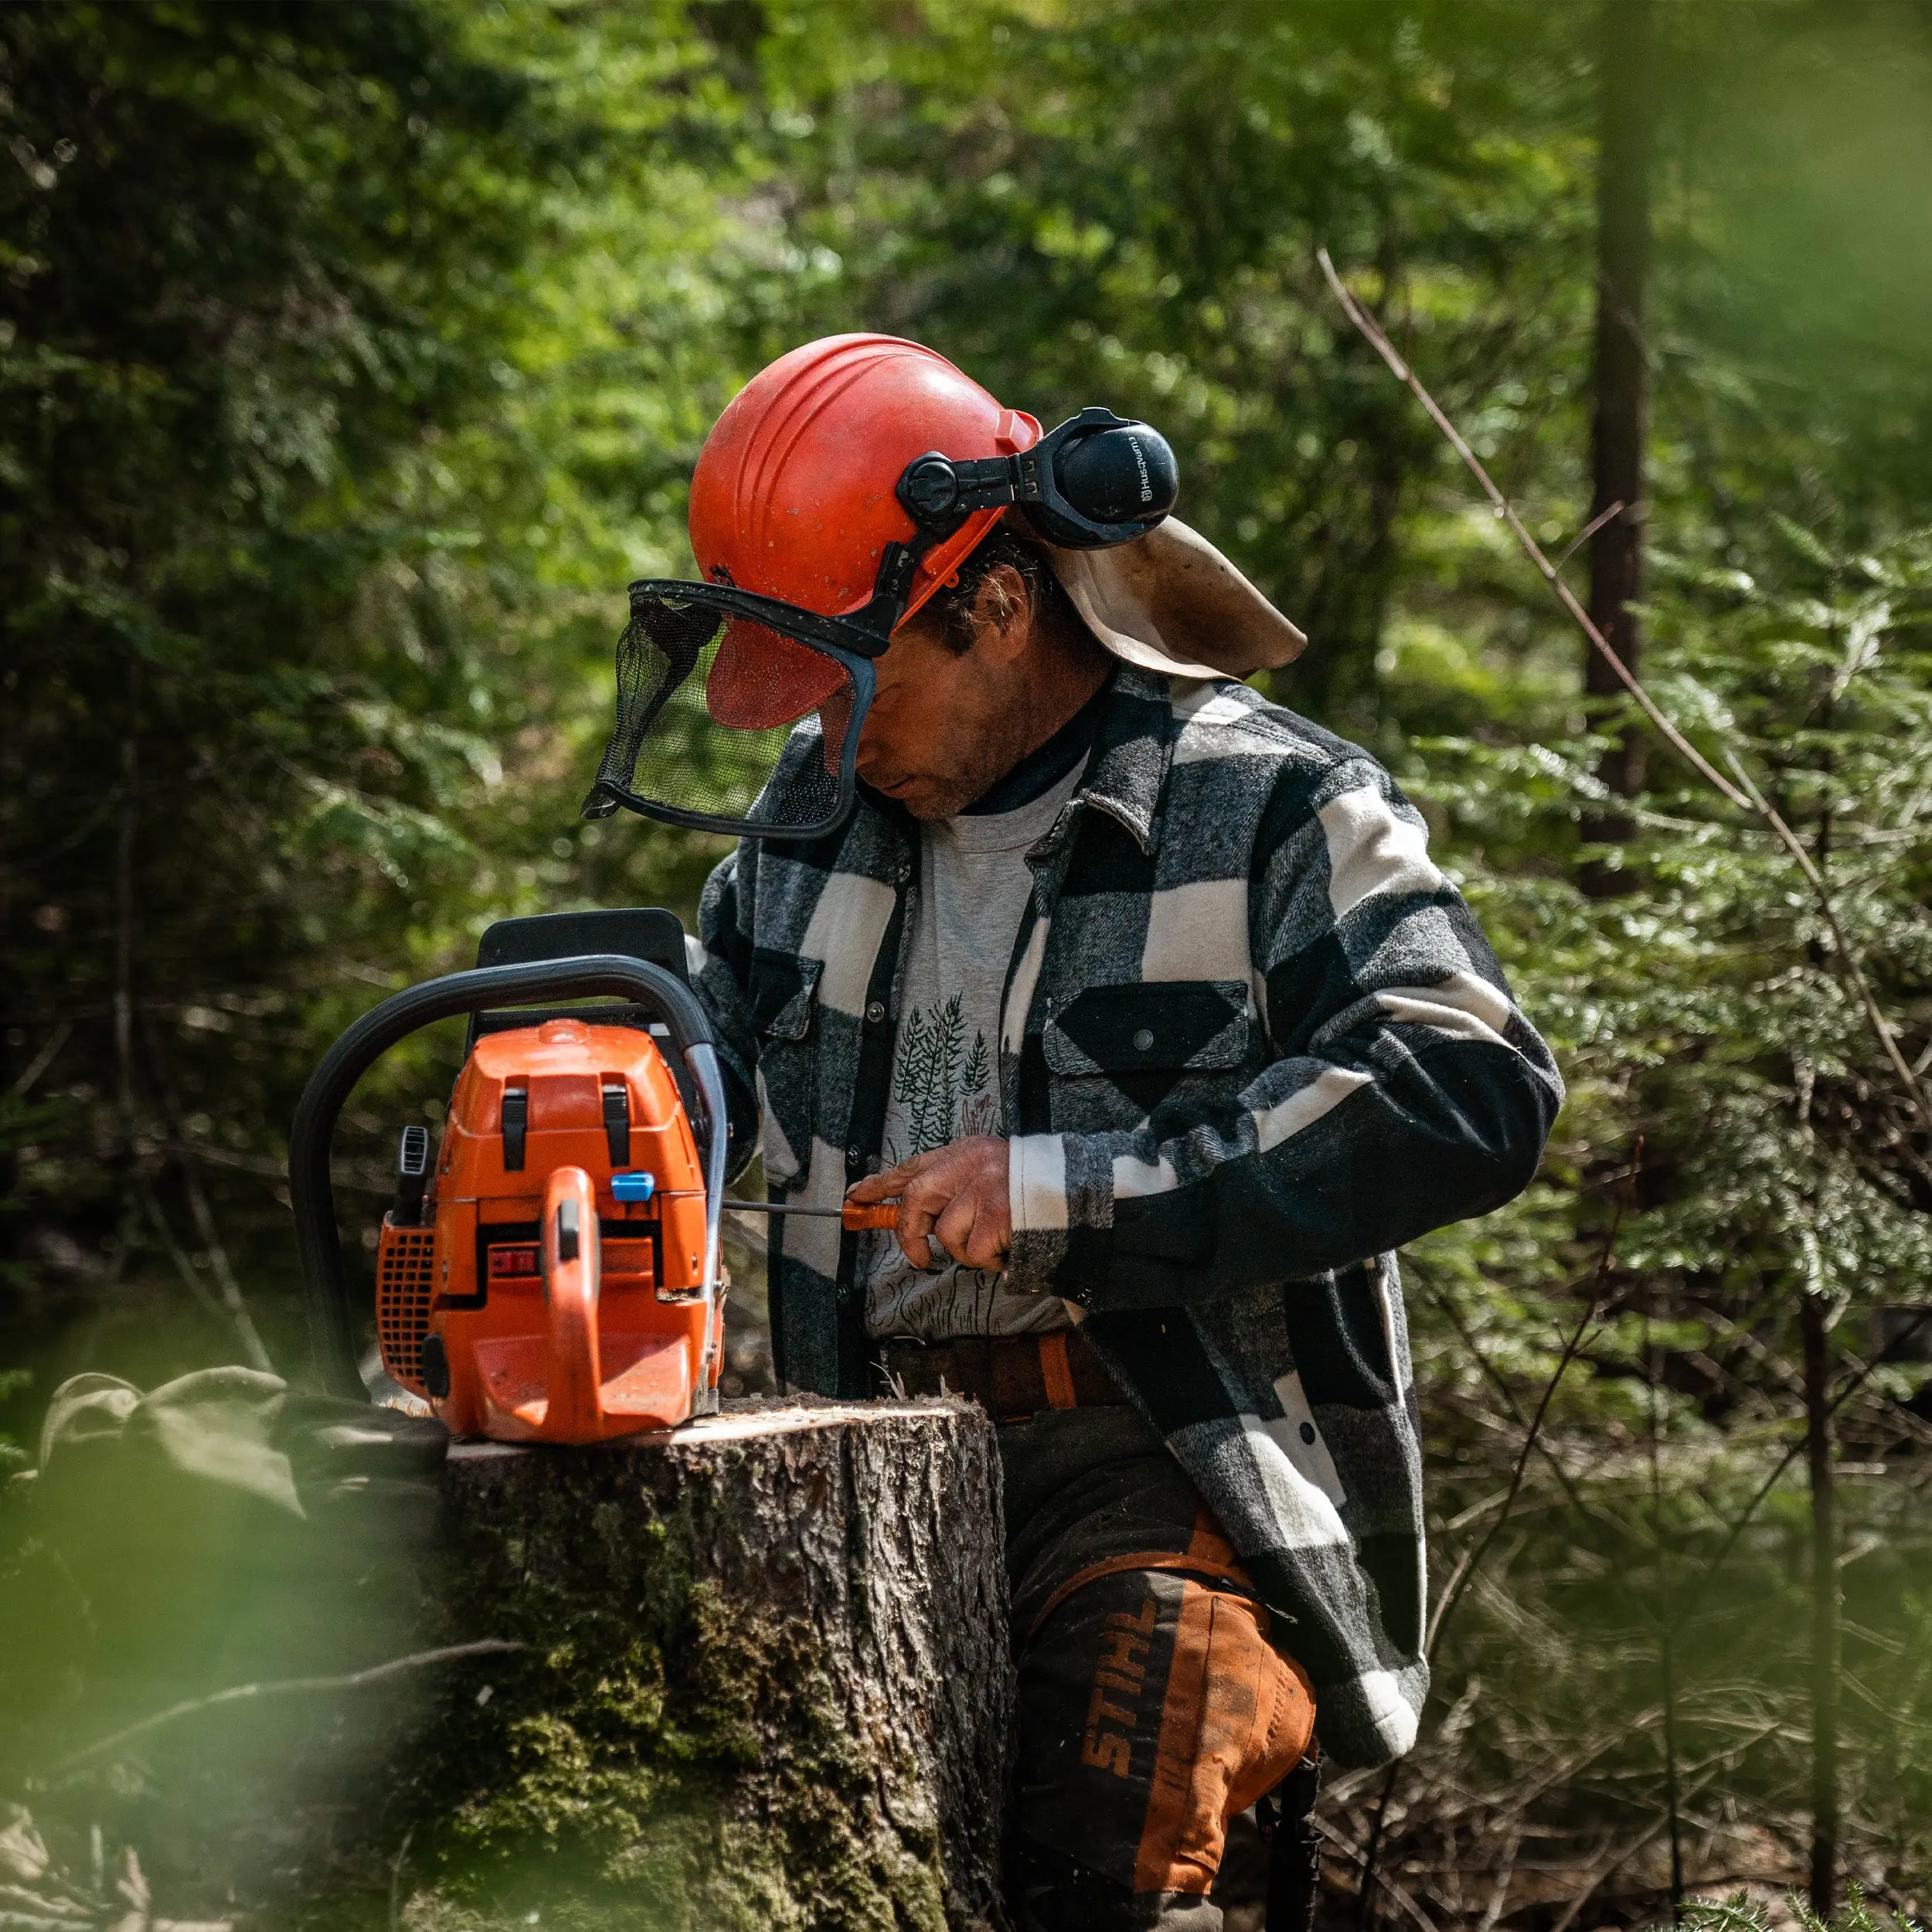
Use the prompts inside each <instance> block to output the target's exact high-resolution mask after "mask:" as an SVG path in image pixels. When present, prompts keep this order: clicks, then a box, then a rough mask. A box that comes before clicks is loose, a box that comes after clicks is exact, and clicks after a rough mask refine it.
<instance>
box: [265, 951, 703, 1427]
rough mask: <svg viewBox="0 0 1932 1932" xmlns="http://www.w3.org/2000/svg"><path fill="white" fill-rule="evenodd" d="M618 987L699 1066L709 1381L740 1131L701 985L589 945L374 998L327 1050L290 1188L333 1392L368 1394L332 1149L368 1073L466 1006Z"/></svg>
mask: <svg viewBox="0 0 1932 1932" xmlns="http://www.w3.org/2000/svg"><path fill="white" fill-rule="evenodd" d="M611 995H615V996H617V998H621V999H624V1000H628V1001H629V1002H631V1004H633V1005H638V1006H641V1007H642V1008H643V1009H645V1012H647V1013H648V1014H650V1015H651V1016H652V1018H654V1019H661V1020H662V1021H663V1022H664V1023H665V1026H666V1027H667V1028H668V1029H669V1030H670V1034H671V1041H672V1045H673V1046H675V1047H676V1049H678V1052H679V1054H680V1055H681V1056H682V1058H683V1060H684V1063H685V1066H688V1067H689V1069H690V1070H691V1077H692V1080H693V1081H695V1082H696V1085H697V1089H698V1093H699V1097H701V1098H702V1100H703V1102H704V1108H705V1112H706V1115H707V1116H708V1119H707V1121H706V1126H707V1128H708V1130H709V1132H708V1134H707V1139H708V1141H709V1148H708V1150H707V1151H708V1152H709V1159H708V1160H707V1161H706V1163H705V1176H704V1179H705V1241H704V1284H703V1290H702V1293H703V1296H704V1304H705V1311H706V1314H705V1337H706V1341H705V1359H704V1366H703V1372H702V1375H701V1376H700V1379H699V1388H700V1389H705V1388H708V1387H709V1386H710V1379H711V1378H710V1369H711V1358H712V1347H713V1345H712V1342H711V1339H710V1336H711V1329H712V1324H713V1315H712V1311H713V1308H715V1307H716V1303H717V1297H718V1231H719V1219H720V1218H721V1216H722V1215H723V1211H724V1189H725V1159H726V1138H727V1135H728V1134H729V1131H730V1129H729V1126H728V1124H727V1122H726V1117H725V1090H724V1075H723V1071H722V1070H720V1068H719V1065H718V1053H717V1048H716V1044H715V1043H714V1036H713V1032H712V1030H711V1022H710V1020H709V1019H708V1018H707V1017H706V1013H705V1010H704V1009H703V1008H702V1006H701V1005H699V1003H698V1001H697V998H696V995H694V994H693V993H692V991H691V989H690V988H689V987H687V986H685V985H682V984H681V983H680V982H679V981H678V980H676V979H675V978H673V977H672V975H670V974H669V973H668V972H666V971H665V969H664V968H662V966H654V965H652V964H651V962H650V961H648V960H643V959H632V958H629V957H626V955H624V954H622V953H585V954H580V955H579V956H578V957H577V958H574V959H539V960H532V961H528V962H527V963H526V964H519V965H513V966H478V967H476V968H473V969H472V970H471V971H468V972H464V973H448V974H445V975H444V977H443V978H440V979H430V980H425V981H423V984H422V985H420V986H410V987H406V988H404V989H403V991H402V992H400V993H395V994H392V995H390V997H389V998H387V999H386V1000H384V1001H383V1003H382V1004H381V1005H379V1006H373V1007H372V1008H370V1009H369V1011H368V1012H366V1013H365V1014H364V1015H362V1018H361V1019H359V1020H358V1021H357V1022H355V1025H354V1026H352V1027H350V1028H349V1031H348V1032H345V1034H343V1036H342V1038H341V1039H338V1041H337V1042H336V1043H335V1045H334V1046H332V1047H331V1048H330V1049H328V1052H327V1053H325V1054H324V1055H323V1056H322V1060H321V1065H320V1066H318V1067H317V1068H316V1070H315V1072H314V1073H312V1074H311V1076H310V1077H309V1082H308V1086H307V1087H304V1089H303V1090H302V1097H301V1102H300V1104H298V1106H297V1107H296V1109H295V1121H294V1126H293V1127H292V1128H291V1129H290V1130H289V1136H288V1194H289V1201H290V1204H291V1206H292V1207H293V1208H294V1212H295V1240H296V1244H297V1247H298V1250H300V1253H301V1266H302V1293H303V1297H304V1301H306V1303H307V1304H308V1335H309V1346H310V1349H311V1351H312V1352H313V1353H314V1355H315V1366H316V1368H317V1369H318V1371H319V1372H320V1373H321V1379H322V1381H323V1383H324V1385H325V1386H326V1387H327V1388H328V1390H329V1392H330V1393H332V1394H333V1395H338V1396H349V1397H350V1398H351V1399H352V1400H356V1401H362V1402H366V1401H367V1400H369V1390H368V1389H366V1387H364V1386H363V1383H362V1374H361V1372H360V1370H359V1369H358V1368H357V1366H356V1362H355V1343H354V1340H353V1338H352V1335H351V1334H350V1330H349V1297H348V1293H347V1290H346V1289H345V1286H344V1284H343V1279H342V1237H341V1235H340V1234H339V1233H338V1230H337V1229H336V1226H335V1183H334V1182H333V1181H332V1179H330V1176H329V1151H330V1149H331V1147H332V1145H333V1143H334V1141H335V1123H336V1122H337V1121H338V1120H339V1119H340V1118H341V1117H342V1109H343V1107H345V1105H346V1104H348V1100H349V1095H350V1094H352V1092H353V1091H354V1090H355V1083H356V1082H357V1081H358V1080H360V1079H361V1078H362V1076H363V1075H364V1074H365V1073H367V1072H368V1071H369V1069H370V1068H371V1067H372V1066H374V1065H375V1064H376V1061H378V1060H380V1059H381V1058H382V1056H383V1055H384V1054H385V1053H387V1052H388V1051H389V1049H390V1048H391V1047H392V1046H396V1045H397V1044H398V1043H400V1042H401V1041H403V1040H405V1039H408V1037H409V1036H410V1034H412V1033H413V1032H418V1031H420V1029H422V1028H423V1027H425V1026H431V1025H433V1024H434V1022H436V1021H437V1020H439V1019H451V1018H453V1017H454V1015H457V1014H459V1013H477V1012H483V1011H485V1009H488V1008H491V1007H495V1006H506V1005H507V1006H517V1005H527V1004H530V1003H532V1002H539V1001H549V1000H560V999H593V998H609V997H611Z"/></svg>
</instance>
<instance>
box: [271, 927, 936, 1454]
mask: <svg viewBox="0 0 1932 1932" xmlns="http://www.w3.org/2000/svg"><path fill="white" fill-rule="evenodd" d="M586 942H588V943H586ZM619 946H621V947H623V949H624V950H622V951H618V950H616V949H615V948H616V947H619ZM593 947H596V948H598V949H597V950H592V948H593ZM604 947H609V948H611V950H603V948H604ZM579 948H582V950H578V949H579ZM560 949H561V951H562V952H563V956H561V957H553V956H551V955H552V954H555V953H556V952H558V951H559V950H560ZM647 953H648V954H653V955H655V957H645V956H643V955H645V954H647ZM478 957H479V960H480V961H481V964H479V965H478V968H476V969H475V970H474V971H469V972H461V973H451V974H449V975H447V976H445V977H444V978H440V979H433V980H429V981H425V982H424V983H423V985H420V986H412V987H410V988H407V989H406V990H405V991H404V992H400V993H397V994H396V995H394V996H393V998H389V999H386V1000H384V1001H383V1002H382V1003H381V1004H380V1005H378V1006H376V1007H375V1008H374V1009H372V1010H371V1011H370V1012H367V1013H366V1014H364V1015H363V1016H362V1019H359V1020H358V1021H357V1022H355V1025H354V1026H352V1027H350V1028H349V1030H348V1032H345V1034H343V1036H342V1038H341V1039H338V1041H337V1042H336V1043H335V1046H332V1048H331V1049H329V1051H328V1053H327V1055H325V1057H324V1058H323V1060H322V1062H321V1065H320V1066H318V1067H317V1068H316V1070H315V1074H314V1076H313V1077H311V1080H310V1081H309V1083H308V1087H307V1088H306V1090H304V1093H303V1095H302V1098H301V1105H300V1106H299V1107H298V1109H297V1111H296V1114H295V1121H294V1128H293V1130H292V1131H291V1135H290V1140H289V1191H290V1196H291V1202H292V1204H293V1206H294V1213H295V1225H296V1231H297V1236H298V1240H299V1242H300V1244H301V1259H302V1273H303V1280H304V1289H305V1291H306V1294H307V1297H308V1315H309V1330H310V1336H311V1344H312V1346H313V1348H314V1351H315V1359H316V1362H317V1366H318V1369H320V1371H321V1377H322V1379H323V1381H324V1383H325V1384H326V1385H327V1386H328V1388H329V1389H331V1390H332V1391H333V1392H334V1393H337V1394H341V1395H346V1396H353V1397H357V1398H362V1399H366V1397H367V1395H368V1391H367V1389H366V1387H365V1386H364V1384H363V1381H362V1376H361V1374H360V1373H359V1370H358V1368H357V1362H356V1356H357V1351H356V1349H355V1345H354V1340H353V1332H352V1324H351V1321H350V1318H349V1304H348V1299H347V1295H346V1292H345V1286H344V1281H343V1268H342V1243H341V1239H340V1236H339V1234H338V1231H337V1226H336V1220H335V1192H334V1189H333V1186H332V1182H331V1180H330V1175H329V1152H330V1146H331V1143H332V1139H333V1138H334V1134H335V1124H336V1121H337V1120H338V1117H340V1115H341V1113H342V1107H343V1106H344V1104H345V1103H346V1102H347V1100H348V1099H349V1094H350V1093H351V1092H352V1090H353V1089H354V1087H355V1083H356V1082H357V1081H358V1080H359V1079H360V1078H361V1077H362V1075H363V1074H364V1073H366V1072H367V1071H368V1070H369V1068H370V1067H371V1066H373V1065H374V1064H375V1063H376V1060H378V1059H379V1058H380V1057H381V1056H382V1055H383V1053H386V1052H387V1051H388V1050H389V1048H391V1047H392V1046H396V1044H397V1043H399V1042H400V1041H402V1040H403V1039H406V1038H407V1037H408V1036H410V1034H412V1033H413V1032H417V1030H418V1029H420V1028H422V1027H424V1026H429V1025H430V1024H431V1023H433V1022H435V1021H437V1020H440V1019H448V1018H450V1017H451V1015H457V1014H464V1013H467V1014H468V1015H471V1028H470V1038H469V1044H468V1053H467V1054H466V1056H465V1058H464V1063H463V1067H462V1070H461V1073H459V1074H458V1075H457V1081H456V1087H455V1090H454V1093H453V1094H452V1095H451V1100H450V1105H449V1110H448V1112H447V1114H446V1116H445V1117H444V1128H443V1139H442V1145H441V1148H440V1152H439V1153H438V1155H437V1158H436V1159H435V1161H434V1165H433V1166H432V1162H431V1160H430V1141H429V1135H428V1134H427V1131H426V1130H425V1129H423V1128H420V1127H406V1128H404V1129H403V1135H402V1145H401V1148H400V1154H399V1157H398V1161H397V1177H396V1199H395V1202H394V1205H393V1206H392V1207H391V1209H389V1213H387V1214H386V1216H384V1217H383V1226H382V1232H381V1234H380V1236H379V1238H378V1241H377V1245H376V1336H377V1342H378V1345H379V1349H380V1352H381V1355H382V1361H383V1367H384V1368H385V1369H386V1370H387V1371H388V1372H389V1375H390V1376H393V1378H394V1379H395V1380H396V1381H397V1382H398V1383H400V1384H401V1385H402V1386H403V1387H404V1388H405V1389H409V1390H410V1391H411V1392H412V1393H415V1394H417V1395H418V1396H423V1397H424V1398H425V1399H427V1401H428V1402H429V1403H430V1405H431V1406H432V1407H433V1408H434V1410H435V1412H436V1413H437V1415H438V1416H440V1417H441V1418H442V1420H444V1423H447V1426H448V1427H449V1428H450V1429H451V1431H452V1432H453V1433H455V1434H464V1435H488V1436H492V1437H496V1438H497V1439H498V1440H503V1441H512V1442H559V1443H587V1442H598V1441H603V1440H607V1438H609V1437H614V1436H623V1435H629V1434H634V1433H636V1432H638V1431H639V1430H646V1429H666V1428H672V1427H675V1426H676V1425H677V1424H678V1423H682V1422H684V1421H686V1420H689V1418H690V1417H693V1416H697V1415H705V1414H709V1413H712V1412H713V1411H714V1410H716V1407H717V1400H718V1398H717V1384H718V1373H719V1366H720V1362H721V1359H722V1356H723V1297H722V1295H721V1294H720V1291H719V1259H718V1242H719V1219H720V1216H721V1213H722V1211H723V1209H724V1207H725V1206H726V1205H730V1206H734V1207H744V1208H749V1209H763V1210H764V1211H770V1210H769V1209H767V1207H766V1204H764V1203H762V1202H730V1203H727V1202H726V1200H725V1198H724V1185H725V1167H726V1148H727V1128H726V1113H725V1094H724V1083H723V1075H722V1073H721V1072H720V1070H719V1065H718V1058H717V1053H716V1049H715V1048H714V1046H713V1041H712V1032H711V1027H710V1023H709V1021H708V1019H706V1015H705V1012H704V1009H702V1007H701V1006H700V1005H699V1003H698V1001H697V998H696V996H695V995H693V994H692V992H691V989H690V988H689V985H687V984H685V980H684V957H683V933H682V928H681V927H679V923H678V922H677V920H676V919H675V917H672V915H671V914H669V913H660V912H655V911H636V912H630V911H624V912H617V911H614V912H610V913H560V914H554V915H552V916H550V917H547V918H539V919H521V920H504V921H502V922H501V923H499V924H498V925H497V926H495V927H492V928H491V929H490V930H489V931H488V933H486V934H485V935H484V940H483V944H482V946H481V948H480V950H479V954H478ZM604 996H614V997H615V998H617V999H619V1000H621V1001H622V1002H624V1005H621V1006H618V1007H617V1008H614V1009H611V1008H600V1009H592V1010H590V1011H583V1010H580V1009H577V1010H573V1009H563V1010H558V1009H556V1008H555V1007H554V1006H552V1008H551V1009H550V1010H549V1011H540V1012H529V1013H525V1012H506V1011H503V1010H499V1009H504V1008H505V1007H511V1006H515V1005H519V1004H522V1003H528V1002H560V1001H577V1000H583V999H586V998H599V997H604ZM658 1035H662V1036H663V1038H664V1040H665V1046H663V1047H660V1046H659V1045H658V1039H657V1038H656V1037H655V1036H658ZM667 1049H668V1050H667ZM680 1073H682V1078H681V1077H680ZM694 1111H696V1113H697V1114H699V1116H700V1117H701V1120H702V1125H703V1128H704V1130H705V1143H706V1151H705V1154H704V1156H703V1158H702V1159H700V1158H699V1147H698V1141H697V1138H696V1136H695V1135H694V1134H693V1133H692V1114H693V1112H694ZM778 1211H779V1212H781V1213H782V1212H784V1211H785V1209H783V1208H780V1209H778ZM792 1211H793V1212H798V1211H799V1210H796V1209H794V1210H792ZM826 1212H828V1213H833V1214H840V1213H841V1211H840V1210H839V1209H828V1210H826ZM896 1216H897V1210H896V1208H891V1207H886V1208H883V1209H879V1208H873V1209H846V1210H845V1211H844V1212H843V1213H842V1215H841V1218H842V1219H844V1220H845V1221H847V1222H848V1223H849V1224H851V1225H853V1226H859V1225H864V1226H886V1227H889V1226H893V1225H894V1224H895V1223H896Z"/></svg>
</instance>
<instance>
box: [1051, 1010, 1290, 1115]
mask: <svg viewBox="0 0 1932 1932" xmlns="http://www.w3.org/2000/svg"><path fill="white" fill-rule="evenodd" d="M1256 1038H1257V1029H1256V1026H1255V1022H1254V1019H1253V1015H1252V1014H1251V1013H1250V1011H1249V1007H1248V989H1247V986H1246V985H1244V984H1243V982H1242V981H1239V980H1221V979H1168V980H1137V981H1134V982H1133V983H1131V985H1117V986H1090V987H1088V988H1087V989H1086V990H1085V991H1084V992H1081V993H1080V994H1078V995H1076V997H1075V998H1073V999H1071V1000H1070V1001H1068V1002H1067V1003H1066V1005H1065V1006H1063V1007H1062V1008H1061V1009H1060V1011H1059V1012H1057V1013H1056V1014H1055V1015H1054V1016H1053V1019H1050V1020H1049V1021H1048V1022H1047V1024H1046V1033H1045V1036H1044V1037H1043V1040H1042V1043H1041V1044H1042V1046H1043V1049H1044V1051H1045V1053H1046V1066H1047V1070H1048V1072H1049V1073H1050V1074H1051V1075H1052V1077H1053V1082H1052V1084H1053V1127H1054V1129H1055V1130H1056V1131H1059V1132H1063V1133H1066V1132H1072V1133H1079V1132H1091V1131H1097V1130H1102V1129H1106V1128H1124V1127H1134V1126H1138V1124H1139V1123H1140V1122H1141V1121H1142V1120H1144V1119H1147V1118H1148V1117H1151V1116H1153V1115H1155V1114H1163V1113H1170V1114H1171V1113H1179V1112H1186V1111H1192V1110H1193V1109H1196V1108H1198V1107H1201V1106H1202V1105H1204V1104H1212V1103H1213V1101H1214V1100H1216V1099H1217V1098H1219V1097H1222V1096H1223V1095H1225V1094H1230V1093H1232V1092H1234V1091H1236V1090H1238V1089H1239V1087H1241V1086H1242V1085H1244V1084H1245V1083H1246V1082H1247V1079H1248V1078H1249V1077H1250V1070H1251V1066H1252V1062H1253V1055H1254V1050H1255V1042H1256Z"/></svg>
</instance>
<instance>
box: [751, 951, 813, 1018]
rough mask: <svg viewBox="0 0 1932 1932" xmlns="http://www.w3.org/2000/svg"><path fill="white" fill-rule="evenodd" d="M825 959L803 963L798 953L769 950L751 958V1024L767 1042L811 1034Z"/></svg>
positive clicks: (807, 960)
mask: <svg viewBox="0 0 1932 1932" xmlns="http://www.w3.org/2000/svg"><path fill="white" fill-rule="evenodd" d="M823 971H825V961H823V960H821V959H801V957H799V956H798V954H796V953H787V952H780V951H776V950H774V948H772V947H768V946H760V947H756V948H754V949H753V952H752V955H751V1021H752V1024H753V1026H755V1027H757V1029H758V1034H759V1037H760V1039H782V1040H794V1039H804V1036H806V1034H808V1032H811V1015H812V1010H813V1008H814V1007H815V1005H816V1004H817V1002H818V975H820V974H821V973H822V972H823Z"/></svg>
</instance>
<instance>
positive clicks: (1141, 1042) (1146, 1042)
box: [1134, 1026, 1154, 1053]
mask: <svg viewBox="0 0 1932 1932" xmlns="http://www.w3.org/2000/svg"><path fill="white" fill-rule="evenodd" d="M1153 1050H1154V1036H1153V1035H1152V1034H1151V1033H1150V1032H1148V1030H1147V1029H1146V1028H1145V1026H1143V1027H1142V1028H1141V1030H1140V1031H1139V1032H1138V1033H1136V1034H1135V1035H1134V1052H1135V1053H1151V1052H1152V1051H1153Z"/></svg>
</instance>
